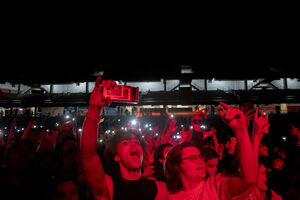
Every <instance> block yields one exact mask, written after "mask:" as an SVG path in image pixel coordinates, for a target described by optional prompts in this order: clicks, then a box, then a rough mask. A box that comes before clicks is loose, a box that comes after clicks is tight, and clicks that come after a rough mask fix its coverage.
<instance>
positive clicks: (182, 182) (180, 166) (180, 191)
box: [164, 102, 257, 200]
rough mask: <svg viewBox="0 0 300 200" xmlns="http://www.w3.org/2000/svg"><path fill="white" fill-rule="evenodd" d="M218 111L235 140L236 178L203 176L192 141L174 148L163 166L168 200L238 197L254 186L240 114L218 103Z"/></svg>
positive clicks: (253, 166)
mask: <svg viewBox="0 0 300 200" xmlns="http://www.w3.org/2000/svg"><path fill="white" fill-rule="evenodd" d="M220 105H221V106H222V107H221V108H218V111H219V113H220V115H221V118H222V119H223V121H224V123H225V124H226V125H227V126H228V127H229V128H231V129H232V131H233V132H234V134H235V137H236V138H237V145H238V150H239V152H238V153H239V163H240V176H239V177H222V176H219V175H215V176H209V177H207V176H206V170H205V159H204V156H203V152H201V150H199V149H198V147H197V146H196V144H194V143H193V142H190V141H188V142H183V143H181V144H178V145H176V146H174V147H173V148H172V149H171V150H170V151H169V152H168V154H167V157H166V161H165V163H164V169H165V174H166V178H167V182H166V184H167V187H168V191H169V199H171V200H177V199H178V200H179V199H180V200H185V199H188V200H201V199H210V200H213V199H231V198H233V197H236V196H239V195H241V194H243V193H244V192H247V190H248V189H249V188H250V187H251V186H252V185H254V184H255V183H256V180H257V165H256V162H255V156H254V153H253V150H252V145H251V142H250V139H249V135H248V132H247V127H246V120H245V116H244V114H243V112H242V111H241V110H239V109H237V108H231V107H229V106H228V105H226V104H225V103H223V102H220Z"/></svg>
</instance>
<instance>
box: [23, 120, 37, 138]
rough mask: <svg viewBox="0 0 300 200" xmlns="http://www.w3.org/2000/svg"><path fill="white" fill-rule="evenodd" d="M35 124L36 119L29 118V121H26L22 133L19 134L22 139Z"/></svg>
mask: <svg viewBox="0 0 300 200" xmlns="http://www.w3.org/2000/svg"><path fill="white" fill-rule="evenodd" d="M35 124H36V121H35V120H30V121H29V123H28V125H27V127H26V129H25V131H24V132H23V134H22V136H21V138H22V139H25V138H27V136H28V133H29V130H30V129H31V127H33V126H34V125H35Z"/></svg>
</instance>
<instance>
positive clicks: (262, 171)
mask: <svg viewBox="0 0 300 200" xmlns="http://www.w3.org/2000/svg"><path fill="white" fill-rule="evenodd" d="M266 181H267V168H266V167H265V165H263V164H260V165H259V168H258V177H257V187H258V189H259V190H261V191H266V190H267V189H268V187H267V185H266Z"/></svg>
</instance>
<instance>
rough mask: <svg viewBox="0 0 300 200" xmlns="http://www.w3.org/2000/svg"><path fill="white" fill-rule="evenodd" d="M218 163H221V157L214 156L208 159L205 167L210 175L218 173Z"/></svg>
mask: <svg viewBox="0 0 300 200" xmlns="http://www.w3.org/2000/svg"><path fill="white" fill-rule="evenodd" d="M218 163H219V158H213V159H210V160H207V161H206V163H205V169H206V173H207V174H208V176H212V175H216V173H217V171H218V168H217V166H218Z"/></svg>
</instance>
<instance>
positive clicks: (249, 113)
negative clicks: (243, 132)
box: [242, 107, 254, 129]
mask: <svg viewBox="0 0 300 200" xmlns="http://www.w3.org/2000/svg"><path fill="white" fill-rule="evenodd" d="M242 111H243V113H244V114H245V118H246V126H247V129H248V127H249V124H250V121H251V120H253V119H254V114H253V113H252V110H248V111H246V112H245V110H244V107H242Z"/></svg>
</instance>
